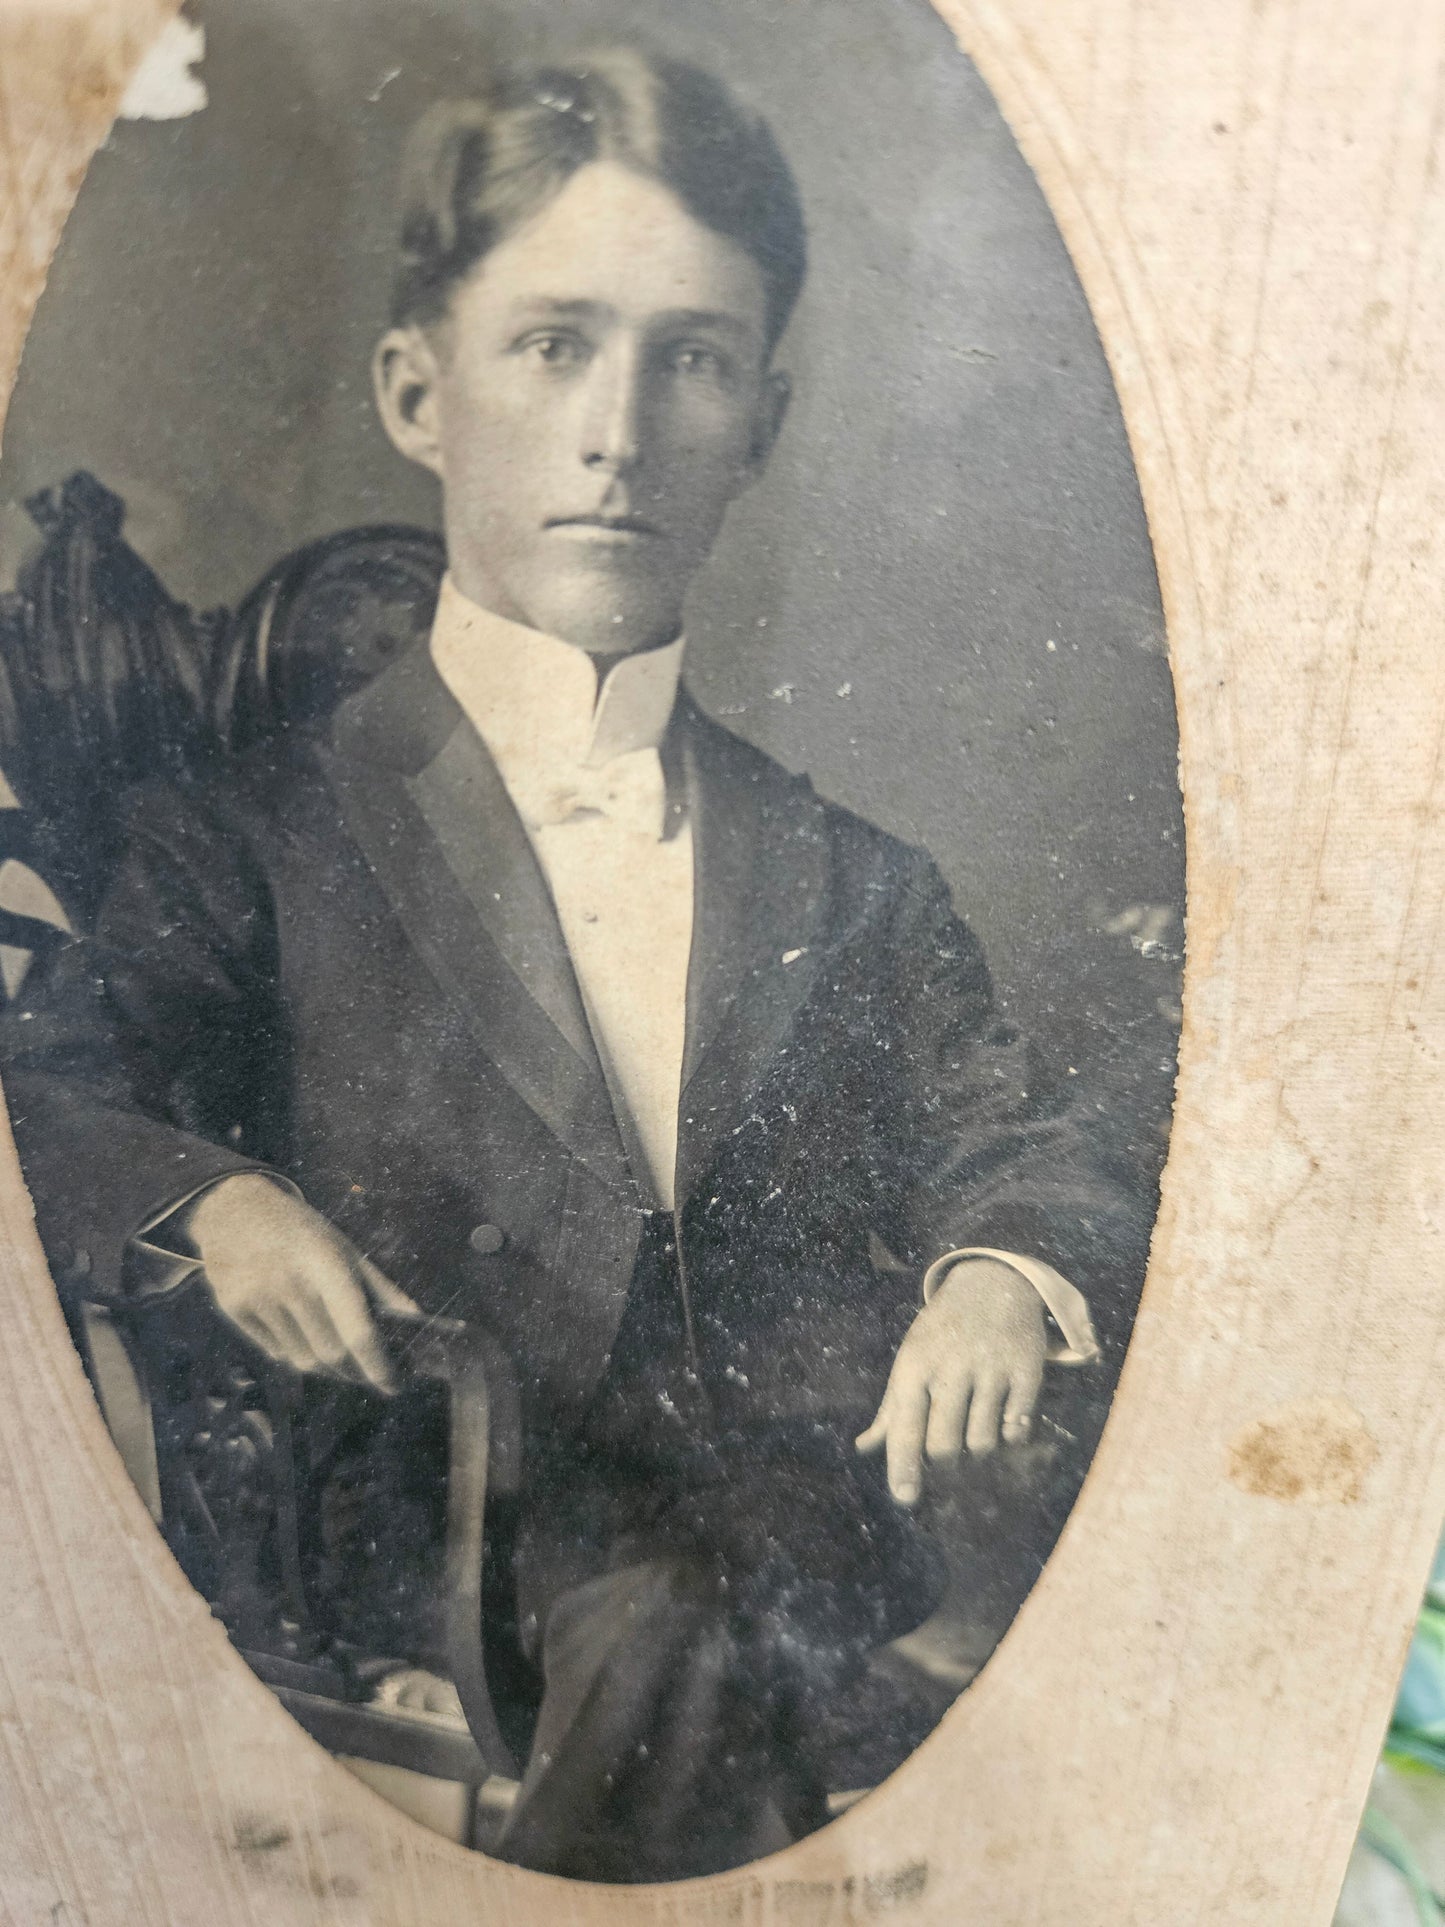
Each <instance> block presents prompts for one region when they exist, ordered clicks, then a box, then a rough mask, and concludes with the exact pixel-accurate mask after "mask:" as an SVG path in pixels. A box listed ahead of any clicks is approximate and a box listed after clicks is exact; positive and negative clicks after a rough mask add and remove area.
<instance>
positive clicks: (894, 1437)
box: [887, 1381, 928, 1505]
mask: <svg viewBox="0 0 1445 1927" xmlns="http://www.w3.org/2000/svg"><path fill="white" fill-rule="evenodd" d="M927 1425H928V1391H927V1388H926V1387H925V1386H924V1385H923V1384H922V1382H921V1381H920V1382H918V1383H915V1384H910V1385H909V1386H907V1387H906V1388H902V1389H900V1390H899V1391H898V1392H896V1393H895V1394H894V1397H893V1411H892V1413H891V1415H890V1417H889V1420H888V1440H887V1448H888V1489H889V1491H890V1492H891V1493H892V1494H893V1496H894V1498H895V1499H896V1500H897V1501H898V1503H899V1505H913V1504H914V1503H915V1502H916V1501H917V1498H918V1494H919V1491H920V1489H921V1486H922V1483H923V1435H924V1431H925V1429H926V1428H927Z"/></svg>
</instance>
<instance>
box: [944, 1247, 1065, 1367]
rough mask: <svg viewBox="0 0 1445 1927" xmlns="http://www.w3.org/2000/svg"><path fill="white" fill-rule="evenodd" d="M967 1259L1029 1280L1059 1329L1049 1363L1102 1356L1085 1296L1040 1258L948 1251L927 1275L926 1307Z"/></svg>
mask: <svg viewBox="0 0 1445 1927" xmlns="http://www.w3.org/2000/svg"><path fill="white" fill-rule="evenodd" d="M963 1258H994V1259H996V1260H997V1261H998V1263H999V1264H1001V1265H1007V1266H1008V1267H1009V1268H1010V1270H1012V1271H1016V1272H1017V1273H1018V1274H1019V1276H1020V1277H1021V1278H1027V1279H1028V1281H1029V1283H1030V1284H1031V1285H1032V1286H1033V1288H1034V1290H1035V1291H1036V1292H1037V1293H1038V1294H1039V1296H1040V1298H1042V1299H1043V1301H1044V1308H1045V1310H1046V1311H1047V1312H1048V1314H1049V1316H1050V1317H1051V1318H1052V1319H1053V1321H1054V1323H1055V1325H1056V1326H1057V1327H1058V1335H1057V1336H1055V1337H1051V1338H1050V1340H1049V1352H1048V1355H1049V1361H1050V1363H1051V1364H1054V1365H1088V1364H1090V1363H1092V1361H1093V1360H1094V1359H1096V1358H1097V1357H1098V1356H1099V1341H1098V1339H1097V1338H1096V1337H1095V1336H1094V1321H1093V1319H1092V1318H1091V1317H1090V1316H1089V1306H1088V1301H1087V1300H1086V1299H1085V1297H1084V1294H1083V1293H1082V1292H1081V1291H1080V1290H1078V1288H1077V1287H1076V1286H1074V1285H1071V1284H1070V1283H1069V1281H1068V1279H1067V1278H1065V1277H1064V1275H1063V1273H1062V1272H1058V1271H1055V1270H1054V1268H1053V1266H1052V1265H1046V1264H1044V1262H1043V1261H1042V1259H1039V1258H1025V1257H1022V1256H1020V1254H1019V1253H1018V1252H1016V1251H994V1250H991V1249H990V1248H989V1247H988V1246H986V1245H969V1246H967V1247H966V1248H965V1249H964V1250H962V1251H947V1252H945V1253H944V1255H943V1256H942V1257H941V1258H939V1259H938V1260H937V1261H936V1262H935V1263H934V1264H931V1265H930V1266H929V1267H928V1269H927V1271H926V1272H924V1274H923V1302H924V1304H925V1305H926V1304H927V1303H928V1301H929V1299H930V1298H932V1296H933V1294H934V1292H936V1291H937V1290H938V1287H939V1286H940V1285H941V1284H942V1283H943V1281H944V1279H945V1278H946V1277H947V1276H948V1274H949V1272H950V1271H951V1270H952V1269H953V1267H954V1266H955V1265H956V1264H957V1263H958V1262H959V1260H960V1259H963Z"/></svg>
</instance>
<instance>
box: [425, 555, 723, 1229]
mask: <svg viewBox="0 0 1445 1927" xmlns="http://www.w3.org/2000/svg"><path fill="white" fill-rule="evenodd" d="M431 648H432V657H433V660H434V661H435V663H436V666H437V670H438V673H439V674H440V676H441V678H442V680H443V682H445V684H446V685H447V687H448V689H450V691H451V693H452V694H453V696H455V697H456V699H457V702H458V703H459V704H460V705H461V708H462V710H463V713H464V714H465V715H466V717H467V719H468V721H469V722H470V723H471V724H472V726H473V728H474V729H475V730H476V731H477V733H478V734H479V735H480V736H481V738H482V740H483V742H484V743H485V744H486V746H487V748H488V750H489V751H490V752H491V755H492V758H493V760H494V761H495V763H496V765H497V769H498V771H499V772H500V774H501V778H502V781H503V783H505V785H506V787H507V792H508V794H509V795H510V797H511V799H512V801H513V803H514V804H515V805H516V808H517V813H518V815H519V816H520V817H521V819H522V822H523V825H524V826H525V828H526V831H527V835H528V837H529V839H530V841H531V844H532V848H533V850H534V852H535V853H536V857H537V861H538V863H539V865H540V866H541V870H542V874H543V876H544V877H545V878H546V880H547V885H548V888H549V889H550V890H551V893H552V900H553V903H554V904H555V905H556V909H557V918H558V921H559V922H560V924H561V926H562V935H563V937H564V938H565V939H566V943H567V949H568V953H569V954H570V956H571V959H572V968H573V971H574V972H575V974H576V978H577V984H578V988H579V989H580V991H581V993H582V1002H583V1005H584V1007H585V1009H586V1012H587V1018H588V1022H589V1023H590V1024H591V1027H592V1036H593V1040H594V1042H595V1044H596V1046H597V1055H598V1057H599V1058H600V1059H601V1061H602V1068H603V1071H604V1072H605V1074H606V1077H607V1082H608V1087H609V1089H610V1091H611V1093H612V1101H613V1107H614V1109H615V1110H616V1112H617V1119H618V1125H619V1128H620V1129H621V1131H622V1134H623V1138H624V1141H625V1142H626V1144H627V1148H628V1151H629V1153H630V1155H631V1158H632V1162H633V1166H634V1171H635V1175H636V1176H637V1178H638V1180H639V1182H641V1183H642V1184H643V1186H644V1188H645V1189H650V1191H651V1193H652V1202H653V1203H654V1204H655V1205H657V1206H659V1207H660V1208H661V1209H663V1210H666V1211H670V1210H671V1209H672V1208H673V1203H674V1177H675V1171H676V1165H677V1114H678V1105H679V1102H680V1098H681V1091H682V1053H683V1034H684V1028H685V1022H686V1012H687V968H688V960H689V958H690V956H691V953H692V903H693V857H692V828H691V825H690V824H689V823H688V822H687V820H686V818H685V817H683V818H681V819H678V820H676V821H675V822H673V823H672V824H670V825H669V824H668V823H667V821H666V816H667V798H666V786H665V783H664V780H663V773H662V759H661V757H660V755H659V754H658V746H659V744H660V743H661V741H662V736H663V732H664V731H665V730H666V728H667V724H668V719H669V717H670V716H671V714H672V709H673V704H674V702H675V701H676V698H677V682H678V677H679V675H680V674H681V672H682V653H683V642H682V639H681V638H679V639H678V641H676V642H674V643H671V644H669V645H667V646H666V647H665V648H661V649H652V650H648V651H646V652H645V653H643V654H641V655H636V656H624V657H623V658H622V659H621V661H619V662H617V663H615V664H614V665H613V667H612V668H611V670H610V671H609V672H608V675H607V678H606V680H605V682H603V684H602V686H601V688H600V689H599V687H598V676H597V667H596V664H595V663H594V662H593V660H592V658H591V657H590V656H589V655H588V654H587V653H586V652H585V650H582V649H578V648H576V647H575V646H574V645H573V644H571V643H567V642H559V641H558V640H557V639H556V638H555V637H554V636H548V635H544V634H542V632H541V631H539V630H536V629H527V628H523V627H522V626H521V625H520V624H519V623H515V622H508V621H506V620H505V619H504V618H503V617H501V616H496V615H493V614H492V613H491V612H490V611H489V610H486V609H482V608H479V607H478V606H477V604H476V603H474V602H471V601H469V600H468V599H467V597H465V596H464V595H463V594H462V593H461V591H460V590H459V589H458V588H457V587H456V586H455V584H454V583H453V582H452V580H451V578H450V576H448V577H447V578H446V580H445V581H444V583H443V584H442V592H441V600H440V602H439V604H438V607H437V614H436V621H435V624H434V626H433V629H432V638H431Z"/></svg>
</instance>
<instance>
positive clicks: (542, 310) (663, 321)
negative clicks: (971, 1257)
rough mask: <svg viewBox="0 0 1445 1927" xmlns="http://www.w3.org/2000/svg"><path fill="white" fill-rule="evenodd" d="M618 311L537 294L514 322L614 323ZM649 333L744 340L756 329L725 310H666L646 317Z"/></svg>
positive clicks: (519, 309)
mask: <svg viewBox="0 0 1445 1927" xmlns="http://www.w3.org/2000/svg"><path fill="white" fill-rule="evenodd" d="M616 319H617V310H616V309H615V308H613V307H611V306H609V304H608V303H606V302H604V301H585V300H578V299H571V300H569V299H567V298H566V297H564V296H561V295H534V296H532V297H531V298H530V299H528V300H525V301H522V302H519V303H518V305H517V307H516V309H515V311H514V320H516V321H518V322H521V321H531V320H536V321H615V320H616ZM647 327H648V331H649V332H650V333H656V334H667V333H673V332H675V331H677V330H678V329H686V328H699V329H702V328H710V329H712V330H713V331H714V333H717V334H724V335H731V336H732V337H733V338H734V339H735V340H738V341H745V340H747V339H748V337H749V336H750V335H752V334H753V333H754V332H755V330H754V329H753V328H751V327H750V326H749V325H748V323H747V322H746V321H743V320H741V319H740V318H739V317H738V316H737V315H735V314H729V313H728V312H727V310H726V309H723V308H667V309H663V310H662V311H661V312H660V313H657V314H653V315H649V316H648V317H647Z"/></svg>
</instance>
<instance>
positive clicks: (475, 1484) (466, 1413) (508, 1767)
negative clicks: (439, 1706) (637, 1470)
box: [377, 1312, 521, 1776]
mask: <svg viewBox="0 0 1445 1927" xmlns="http://www.w3.org/2000/svg"><path fill="white" fill-rule="evenodd" d="M377 1322H378V1324H379V1326H380V1328H381V1331H382V1334H383V1336H384V1337H385V1338H386V1340H387V1342H388V1345H389V1346H390V1349H391V1353H392V1358H393V1360H394V1362H395V1363H396V1365H397V1366H398V1367H399V1369H401V1370H402V1371H404V1372H407V1373H410V1374H411V1375H413V1376H416V1377H422V1378H431V1379H436V1380H438V1381H440V1382H441V1383H442V1384H444V1385H445V1386H446V1387H447V1393H448V1399H449V1404H450V1426H449V1432H450V1440H451V1444H450V1454H449V1465H448V1474H447V1542H446V1565H445V1577H444V1580H443V1586H444V1592H445V1599H444V1623H445V1627H446V1647H447V1660H448V1664H449V1667H450V1671H451V1676H452V1684H453V1685H454V1686H455V1687H456V1689H457V1697H458V1698H459V1699H460V1700H461V1703H462V1711H463V1712H464V1713H465V1714H466V1716H467V1725H468V1726H469V1727H470V1728H471V1732H472V1738H473V1739H474V1740H475V1741H476V1743H477V1747H478V1749H479V1751H480V1752H481V1755H482V1757H483V1759H484V1760H485V1761H486V1762H487V1765H488V1767H489V1768H490V1770H491V1771H492V1772H493V1773H496V1774H502V1775H507V1776H515V1775H516V1773H517V1765H516V1762H515V1760H514V1759H513V1757H512V1752H511V1749H510V1747H508V1745H507V1743H506V1741H505V1740H504V1739H503V1738H502V1733H501V1728H500V1727H499V1726H498V1724H497V1716H496V1710H495V1708H494V1707H493V1705H492V1696H491V1691H490V1688H489V1687H488V1685H487V1673H486V1661H485V1648H484V1642H483V1634H482V1545H483V1522H484V1516H485V1512H486V1501H487V1495H488V1490H489V1489H490V1490H491V1491H492V1492H515V1491H516V1490H517V1486H518V1484H519V1481H520V1476H521V1400H520V1395H519V1392H518V1388H517V1377H516V1373H515V1371H514V1370H513V1367H512V1363H511V1360H510V1359H509V1358H508V1356H507V1354H506V1352H505V1351H504V1350H503V1349H502V1347H501V1346H500V1345H499V1344H498V1343H497V1341H496V1340H495V1339H494V1338H493V1337H492V1336H491V1334H490V1333H488V1332H485V1331H483V1330H481V1329H480V1328H479V1327H478V1326H475V1325H469V1324H463V1323H462V1322H461V1321H460V1320H458V1319H452V1318H430V1317H427V1316H425V1315H422V1316H421V1317H418V1318H412V1317H409V1316H406V1315H404V1314H401V1313H396V1312H383V1313H381V1314H380V1315H379V1317H378V1321H377Z"/></svg>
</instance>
